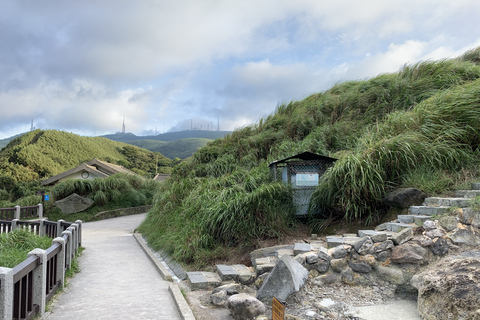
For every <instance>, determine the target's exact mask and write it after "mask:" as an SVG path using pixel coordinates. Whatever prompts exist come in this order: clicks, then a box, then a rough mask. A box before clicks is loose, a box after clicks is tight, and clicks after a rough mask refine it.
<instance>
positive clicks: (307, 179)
mask: <svg viewBox="0 0 480 320" xmlns="http://www.w3.org/2000/svg"><path fill="white" fill-rule="evenodd" d="M296 185H297V186H303V187H314V186H318V173H297V176H296Z"/></svg>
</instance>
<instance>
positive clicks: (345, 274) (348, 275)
mask: <svg viewBox="0 0 480 320" xmlns="http://www.w3.org/2000/svg"><path fill="white" fill-rule="evenodd" d="M340 277H341V279H342V282H343V283H347V284H353V280H354V274H353V270H352V269H351V268H350V267H346V268H345V269H343V270H342V272H341V273H340Z"/></svg>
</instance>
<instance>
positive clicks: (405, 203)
mask: <svg viewBox="0 0 480 320" xmlns="http://www.w3.org/2000/svg"><path fill="white" fill-rule="evenodd" d="M426 196H427V195H426V194H425V193H423V192H422V191H420V190H418V189H415V188H399V189H396V190H393V191H392V192H390V193H389V194H387V195H386V196H385V197H384V198H383V199H382V201H383V203H385V204H386V205H389V206H391V207H397V208H402V209H407V208H410V206H419V205H421V204H422V203H423V201H424V200H425V197H426Z"/></svg>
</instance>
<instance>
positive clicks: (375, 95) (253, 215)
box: [140, 48, 480, 264]
mask: <svg viewBox="0 0 480 320" xmlns="http://www.w3.org/2000/svg"><path fill="white" fill-rule="evenodd" d="M479 143H480V48H479V49H476V50H473V51H470V52H467V53H465V54H464V55H463V56H461V57H459V58H457V59H451V60H444V61H426V62H420V63H417V64H413V65H408V66H405V67H404V68H402V70H400V71H399V72H398V73H394V74H382V75H379V76H377V77H375V78H372V79H369V80H364V81H349V82H344V83H339V84H337V85H335V86H333V87H332V88H331V89H329V90H327V91H325V92H322V93H318V94H314V95H311V96H309V97H307V98H306V99H304V100H302V101H297V102H291V103H289V104H283V105H280V106H278V107H277V110H276V112H275V113H274V114H272V115H270V116H268V117H267V118H265V119H262V120H261V121H260V122H259V123H258V124H256V125H253V126H250V127H246V128H243V129H240V130H237V131H234V132H232V133H231V134H230V135H228V136H227V137H225V138H224V139H219V140H216V141H214V142H212V143H210V144H209V145H207V146H206V147H204V148H202V149H200V150H199V151H197V152H196V153H195V154H194V156H193V157H192V158H191V159H188V160H187V161H184V162H182V163H180V164H179V165H177V166H176V167H175V168H174V172H173V176H172V178H171V179H170V180H169V181H168V182H167V183H165V184H164V185H163V186H162V190H161V192H159V193H158V194H157V196H156V198H155V199H154V208H153V210H152V211H151V212H150V213H149V215H148V218H147V219H146V221H145V222H144V223H143V224H142V225H141V227H140V229H141V232H143V233H144V234H145V235H146V236H147V238H148V241H149V243H150V244H151V245H152V246H153V247H155V248H160V247H162V248H164V249H166V250H167V251H168V252H169V253H170V254H172V255H173V256H174V257H175V258H176V259H179V260H181V261H184V262H187V263H196V264H204V263H208V262H209V261H212V260H214V259H221V258H223V257H225V255H226V254H227V253H228V251H229V250H227V248H236V250H240V251H241V250H242V248H247V247H251V246H254V245H255V242H256V240H257V239H263V238H268V237H281V236H282V234H284V232H286V231H288V230H289V228H290V227H291V226H292V225H293V224H294V219H292V216H293V214H292V201H291V193H290V190H289V189H288V187H286V186H284V185H283V184H282V183H273V182H272V180H271V177H270V174H269V171H268V168H267V165H268V164H269V163H270V162H271V161H273V160H277V159H282V158H286V157H289V156H292V155H295V154H297V153H300V152H303V151H311V152H315V153H319V154H322V155H326V156H330V157H334V158H337V159H339V160H338V161H337V162H336V163H335V166H334V167H333V168H331V169H330V170H329V171H327V173H326V174H324V175H323V176H322V178H321V181H320V183H319V186H318V187H317V189H316V192H315V193H314V196H313V197H312V201H311V211H312V212H313V213H318V212H321V214H320V215H317V216H315V217H314V219H313V218H312V220H311V221H310V223H311V226H312V228H313V227H322V226H325V225H327V224H328V223H331V222H334V221H341V220H343V221H346V222H348V221H354V220H355V221H363V222H377V221H378V220H380V218H381V217H382V215H383V214H384V213H385V212H386V208H385V206H384V205H383V204H382V201H381V199H382V197H383V196H385V195H386V194H387V193H388V192H389V191H391V190H392V189H394V188H396V187H416V188H419V189H421V190H423V191H424V192H426V193H427V194H429V195H436V194H440V193H444V192H448V191H449V190H453V189H455V188H458V187H461V185H462V184H464V186H465V184H466V183H467V182H471V181H472V180H474V179H479V178H480V160H479V159H480V157H479V156H480V151H479ZM320 208H321V209H322V210H319V209H320Z"/></svg>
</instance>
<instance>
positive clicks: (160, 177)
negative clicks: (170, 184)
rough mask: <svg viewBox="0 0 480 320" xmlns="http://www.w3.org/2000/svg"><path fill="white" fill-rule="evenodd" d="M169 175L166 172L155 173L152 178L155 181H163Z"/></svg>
mask: <svg viewBox="0 0 480 320" xmlns="http://www.w3.org/2000/svg"><path fill="white" fill-rule="evenodd" d="M169 177H170V175H169V174H168V173H157V175H156V176H155V177H154V178H153V180H155V181H165V180H167V178H169Z"/></svg>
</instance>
